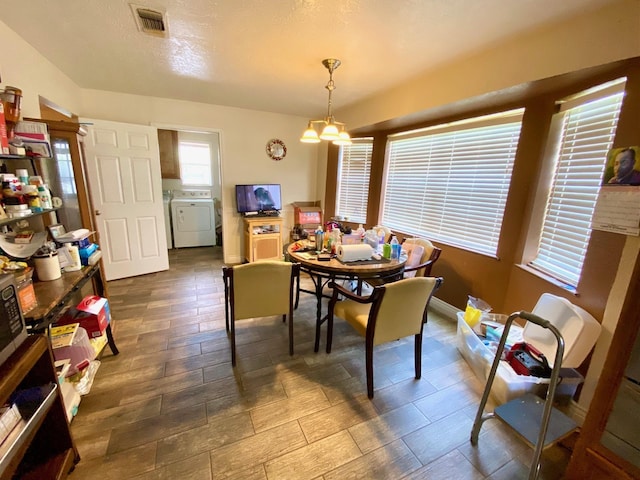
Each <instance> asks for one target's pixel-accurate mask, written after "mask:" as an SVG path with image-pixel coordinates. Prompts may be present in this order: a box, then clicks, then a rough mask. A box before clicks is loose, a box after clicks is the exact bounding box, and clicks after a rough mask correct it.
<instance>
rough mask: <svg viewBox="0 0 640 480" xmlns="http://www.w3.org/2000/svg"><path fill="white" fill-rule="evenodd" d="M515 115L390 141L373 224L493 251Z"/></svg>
mask: <svg viewBox="0 0 640 480" xmlns="http://www.w3.org/2000/svg"><path fill="white" fill-rule="evenodd" d="M521 124H522V110H517V111H511V112H505V113H503V114H500V115H496V116H492V117H490V118H486V117H482V118H478V119H475V121H469V120H466V121H465V122H464V123H463V122H460V123H458V124H451V125H446V126H442V128H436V129H429V130H428V131H423V132H412V133H409V134H405V135H402V134H399V135H395V136H392V137H391V138H390V141H389V143H388V148H387V162H386V171H385V188H384V190H385V193H384V199H383V202H382V209H381V210H382V215H381V223H382V224H384V225H386V226H388V227H390V228H391V229H393V230H398V231H401V232H403V233H408V234H411V235H415V236H421V237H427V238H429V239H431V240H435V241H439V242H442V243H446V244H449V245H454V246H458V247H461V248H464V249H467V250H471V251H474V252H478V253H482V254H486V255H492V256H495V255H496V254H497V249H498V240H499V237H500V230H501V228H502V219H503V215H504V208H505V205H506V200H507V194H508V191H509V184H510V182H511V173H512V170H513V163H514V159H515V154H516V148H517V146H518V139H519V137H520V127H521Z"/></svg>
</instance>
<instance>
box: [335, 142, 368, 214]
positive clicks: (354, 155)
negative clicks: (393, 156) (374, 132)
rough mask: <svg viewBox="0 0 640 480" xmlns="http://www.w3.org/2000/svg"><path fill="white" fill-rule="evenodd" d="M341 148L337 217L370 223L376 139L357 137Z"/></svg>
mask: <svg viewBox="0 0 640 480" xmlns="http://www.w3.org/2000/svg"><path fill="white" fill-rule="evenodd" d="M352 142H353V143H352V144H351V145H344V146H342V147H341V148H340V156H339V165H338V185H337V192H336V214H337V215H339V216H342V217H346V218H348V219H349V221H351V222H356V223H366V222H367V204H368V200H369V177H370V176H371V155H372V153H373V138H354V139H353V140H352Z"/></svg>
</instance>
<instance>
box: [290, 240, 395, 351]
mask: <svg viewBox="0 0 640 480" xmlns="http://www.w3.org/2000/svg"><path fill="white" fill-rule="evenodd" d="M300 245H305V244H304V243H302V244H301V243H299V242H297V243H291V244H289V245H288V246H287V255H288V257H289V260H290V261H294V262H297V263H299V264H300V270H301V271H302V272H305V273H307V274H308V275H309V277H310V278H311V281H312V282H313V285H314V287H315V288H314V290H306V289H304V288H302V287H300V286H299V288H298V291H297V294H296V307H297V305H298V296H299V292H304V293H310V294H312V295H315V297H316V302H317V304H316V338H315V344H314V347H313V350H314V351H315V352H317V351H318V350H319V348H320V328H321V326H322V323H324V321H325V320H326V319H327V316H326V315H325V316H322V299H323V298H330V295H325V294H324V293H323V291H324V288H325V286H327V284H328V283H330V282H336V281H353V280H355V281H357V285H358V290H360V288H361V285H362V282H363V281H366V280H367V279H372V278H376V279H382V280H387V281H391V280H394V279H397V278H398V276H399V275H400V274H401V273H402V271H403V269H404V264H405V261H406V257H404V256H403V257H401V258H400V259H397V260H396V259H394V260H390V259H387V258H384V257H379V258H378V259H376V258H372V259H370V260H360V261H356V262H342V261H340V260H339V259H338V258H337V257H336V256H333V255H332V256H331V258H330V259H329V260H319V259H318V255H317V252H315V251H314V250H312V249H311V245H312V244H308V245H309V246H308V247H306V248H305V247H302V248H300ZM358 293H360V292H358Z"/></svg>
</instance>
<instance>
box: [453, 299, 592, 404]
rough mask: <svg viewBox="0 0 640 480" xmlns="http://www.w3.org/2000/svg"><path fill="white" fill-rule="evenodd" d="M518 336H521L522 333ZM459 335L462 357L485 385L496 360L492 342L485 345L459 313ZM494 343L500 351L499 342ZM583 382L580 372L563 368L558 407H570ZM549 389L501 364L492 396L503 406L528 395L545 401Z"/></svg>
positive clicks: (539, 380) (543, 381)
mask: <svg viewBox="0 0 640 480" xmlns="http://www.w3.org/2000/svg"><path fill="white" fill-rule="evenodd" d="M519 328H520V327H517V326H515V325H514V326H512V327H511V331H514V329H516V332H518V329H519ZM518 333H521V329H520V331H519V332H518ZM457 335H458V350H459V351H460V354H461V355H462V357H463V358H464V359H465V360H466V361H467V363H468V364H469V367H471V370H472V371H473V373H474V374H475V376H476V377H477V378H478V379H479V380H480V381H481V382H483V383H484V382H486V381H487V377H488V376H489V371H490V370H491V365H492V363H493V359H494V357H495V355H494V353H493V351H492V350H491V349H490V348H489V346H488V345H487V344H488V343H490V342H489V341H487V340H485V341H483V339H482V338H480V337H479V336H478V335H477V334H476V332H474V331H473V329H472V328H471V327H470V326H469V325H468V324H467V322H465V320H464V312H458V332H457ZM485 342H486V343H487V344H485ZM494 343H495V346H496V347H497V342H494ZM583 381H584V377H583V376H582V375H580V373H579V372H578V371H576V370H573V369H570V368H562V369H561V370H560V382H559V383H558V385H557V387H556V395H555V397H556V398H555V400H556V403H568V402H569V401H570V400H571V398H572V397H573V396H574V395H575V392H576V389H577V388H578V386H579V385H580V384H581V383H582V382H583ZM548 387H549V379H548V378H539V377H531V376H526V375H518V374H517V373H516V372H514V371H513V369H512V368H511V366H510V365H509V364H508V363H507V362H504V361H501V362H500V366H499V367H498V371H497V372H496V376H495V379H494V381H493V386H492V388H491V396H492V397H493V399H494V400H495V401H496V403H498V404H503V403H506V402H508V401H510V400H513V399H514V398H517V397H519V396H521V395H524V394H525V393H533V394H535V395H539V396H541V397H544V395H545V394H546V392H547V389H548Z"/></svg>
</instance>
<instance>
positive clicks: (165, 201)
mask: <svg viewBox="0 0 640 480" xmlns="http://www.w3.org/2000/svg"><path fill="white" fill-rule="evenodd" d="M162 207H163V209H164V230H165V233H166V235H167V248H168V249H172V248H173V237H172V235H171V190H163V191H162Z"/></svg>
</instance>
